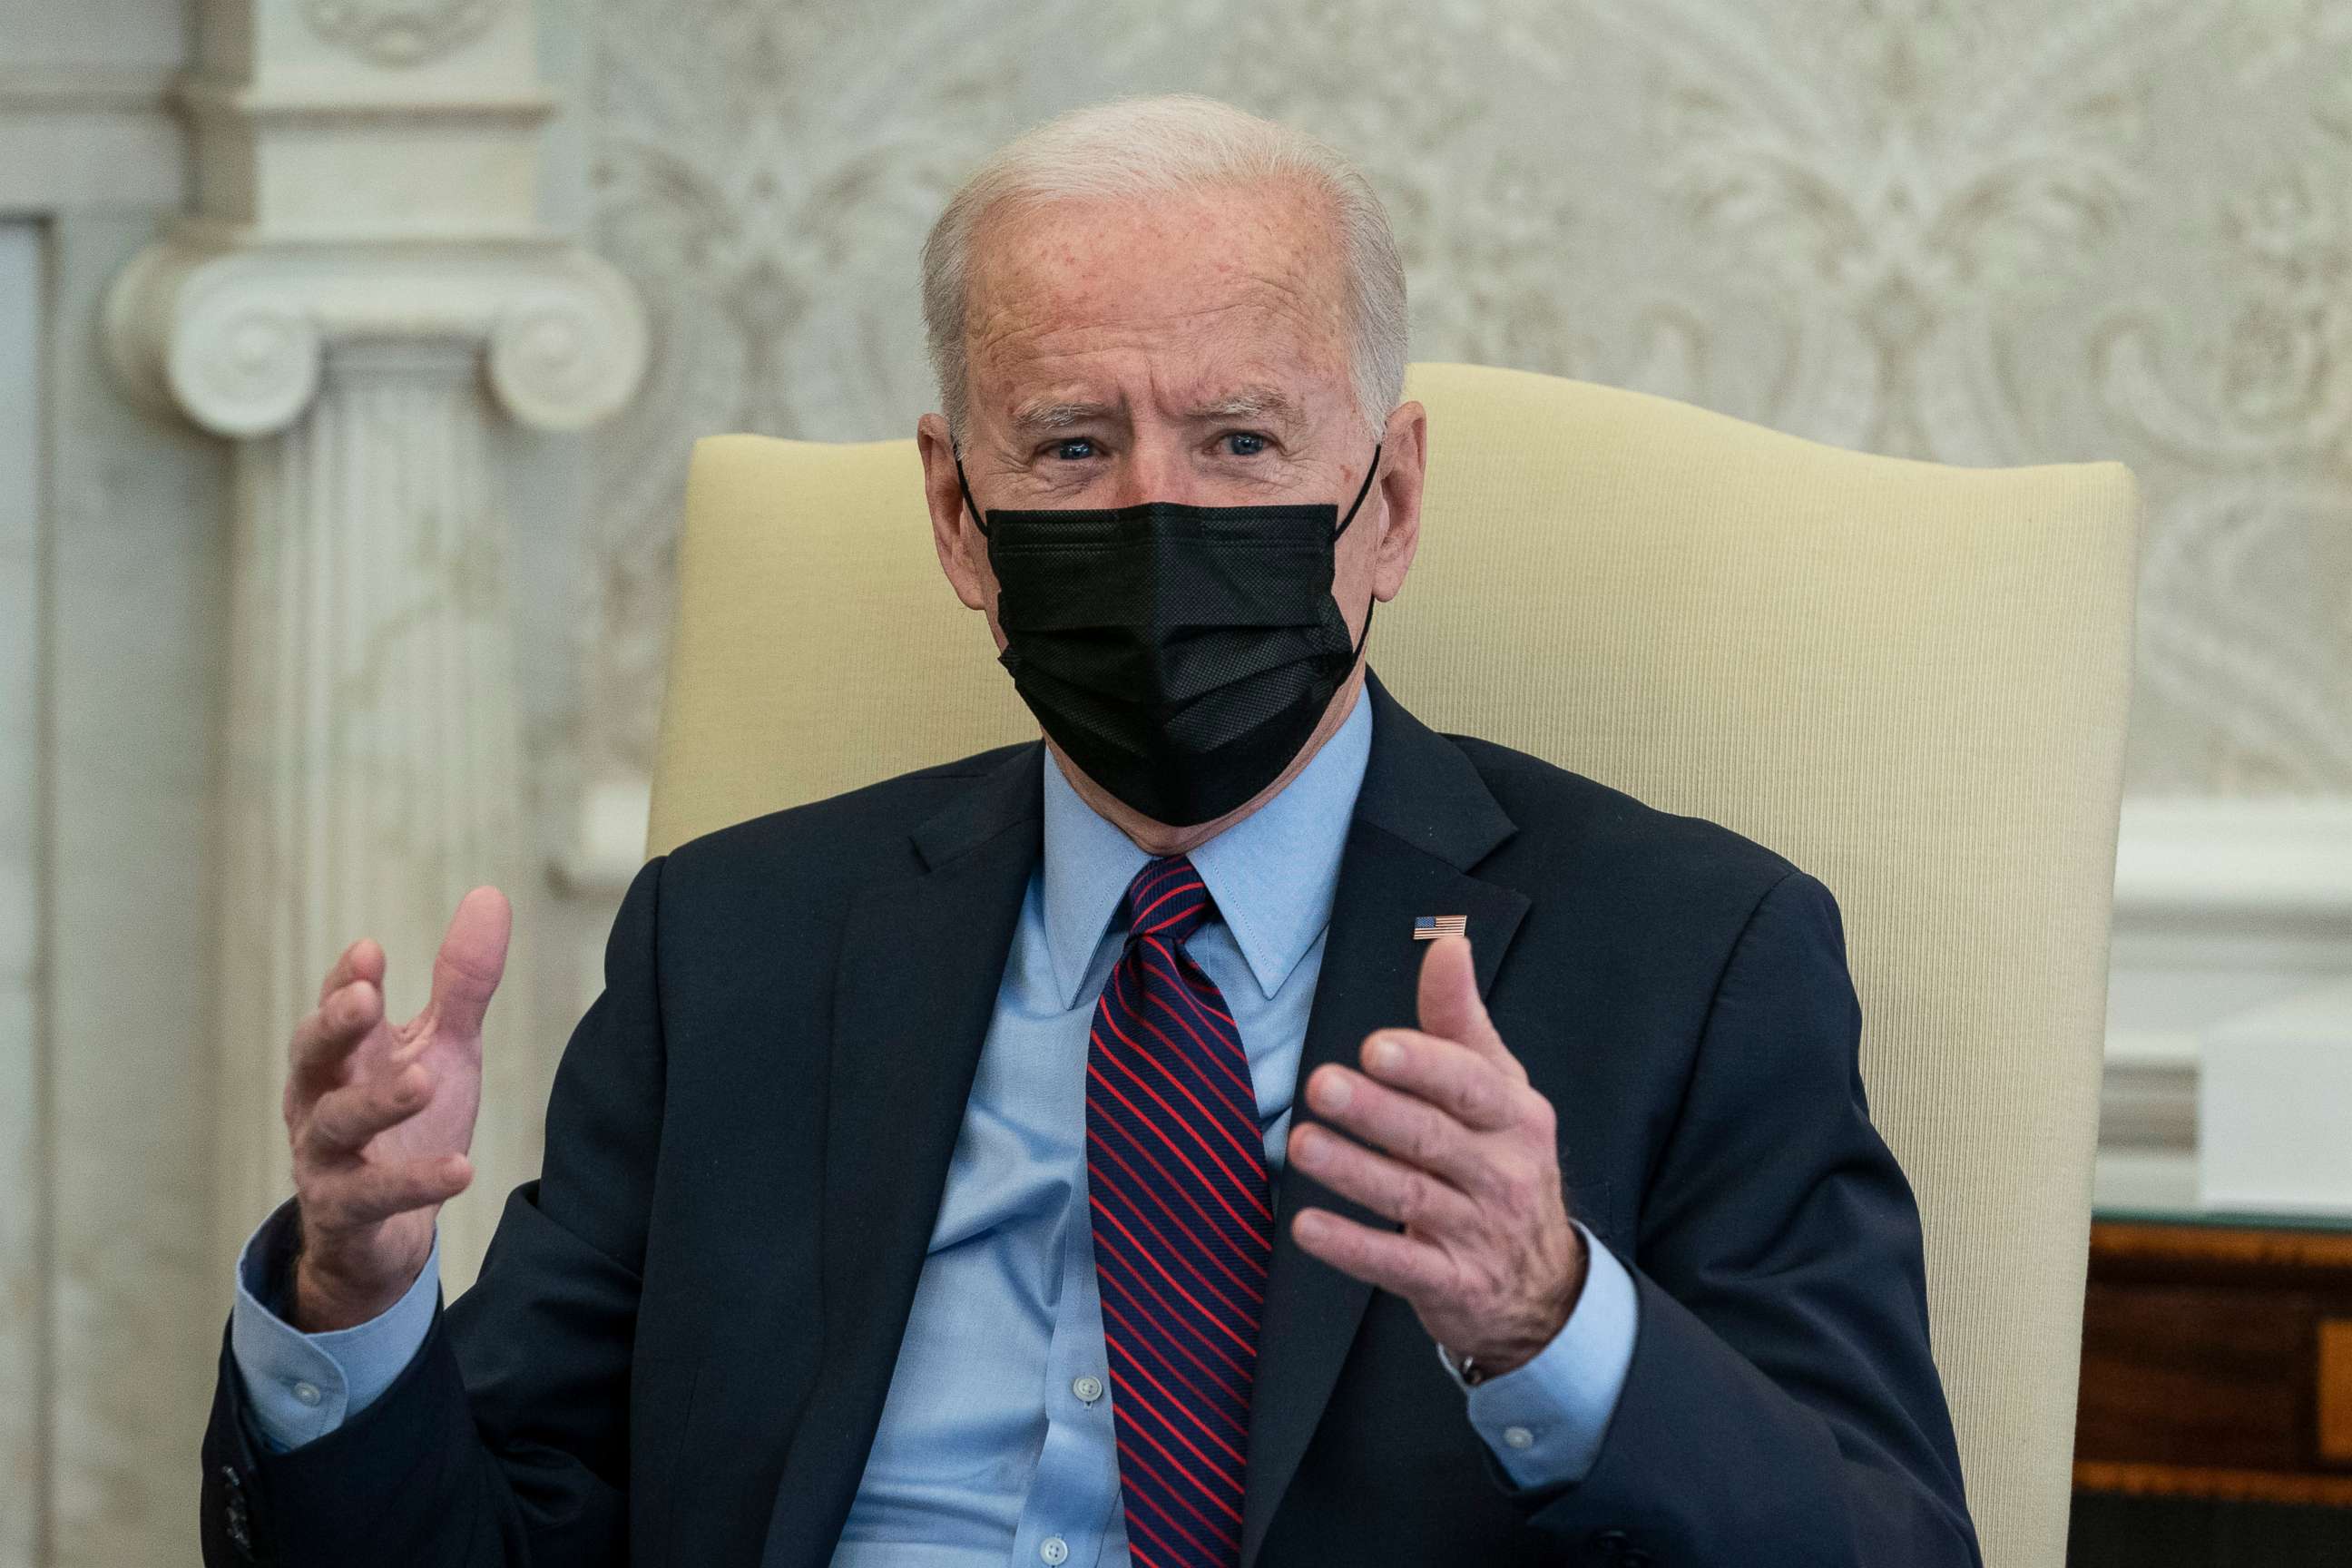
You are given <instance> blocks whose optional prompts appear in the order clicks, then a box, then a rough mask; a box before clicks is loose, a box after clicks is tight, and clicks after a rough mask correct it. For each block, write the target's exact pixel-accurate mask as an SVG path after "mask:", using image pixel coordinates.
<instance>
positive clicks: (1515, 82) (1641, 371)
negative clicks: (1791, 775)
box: [588, 0, 2352, 795]
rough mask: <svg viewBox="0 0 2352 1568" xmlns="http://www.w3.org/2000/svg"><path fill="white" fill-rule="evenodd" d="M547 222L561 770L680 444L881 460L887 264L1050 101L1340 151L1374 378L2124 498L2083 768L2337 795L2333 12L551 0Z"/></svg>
mask: <svg viewBox="0 0 2352 1568" xmlns="http://www.w3.org/2000/svg"><path fill="white" fill-rule="evenodd" d="M596 30H597V37H596V63H595V86H594V91H593V100H592V104H591V121H592V123H591V127H590V134H591V136H592V138H593V146H594V181H595V187H594V211H595V220H594V221H595V226H596V230H597V232H596V235H595V237H594V241H593V242H594V244H595V245H596V246H597V247H599V248H600V249H601V250H602V251H603V252H604V254H605V255H606V256H608V257H610V258H612V259H614V261H615V262H617V263H618V264H619V265H620V266H621V267H622V268H624V269H625V270H626V271H627V272H629V273H630V274H631V275H632V276H633V277H634V279H635V280H636V282H637V283H638V285H639V286H640V287H641V288H642V289H644V291H645V294H646V298H647V300H649V301H650V302H651V305H652V309H653V311H654V315H655V322H656V351H655V361H654V368H653V371H652V374H651V376H650V379H649V382H648V384H647V387H646V393H645V395H643V397H642V398H641V400H640V402H639V403H638V405H636V407H635V409H634V410H633V411H632V412H631V413H630V414H628V415H626V416H624V417H623V418H622V419H621V420H620V421H618V422H616V424H615V426H612V427H610V428H609V429H608V432H607V434H606V435H605V437H603V438H601V439H600V440H599V441H598V442H597V443H596V447H597V458H596V461H597V464H598V473H597V495H598V498H599V499H598V503H597V504H598V509H599V510H598V514H597V517H596V519H595V535H594V539H595V551H596V562H597V572H598V584H597V591H598V594H599V595H600V605H599V614H598V615H597V616H594V617H592V623H591V624H592V626H593V640H592V646H591V649H590V656H589V657H590V671H589V685H588V690H589V695H590V699H591V701H590V710H591V712H592V713H593V714H595V715H597V716H598V718H597V720H596V721H593V722H596V723H599V724H601V725H602V728H601V730H599V731H597V732H596V733H595V735H594V737H593V743H592V747H591V750H592V752H593V753H594V755H593V756H592V759H591V761H592V765H595V764H597V763H602V764H603V765H605V766H614V767H625V768H642V767H645V766H647V765H649V762H650V755H651V743H652V731H653V725H654V721H655V715H656V710H657V707H658V696H659V692H658V683H659V678H660V660H661V656H662V649H663V645H664V642H665V639H666V637H667V616H668V606H669V593H670V583H671V547H672V539H673V532H674V525H675V515H676V510H677V500H678V496H679V494H680V492H681V486H682V483H683V476H684V465H685V458H686V452H687V447H688V443H689V442H690V441H691V440H692V438H693V437H697V436H698V435H702V434H705V433H708V432H712V431H720V430H758V431H767V432H771V433H774V434H779V435H788V436H797V437H813V438H820V439H851V438H860V439H862V438H871V437H884V436H898V435H904V434H908V433H909V432H910V431H911V429H912V427H913V422H914V419H915V416H917V415H918V414H919V413H920V412H921V411H922V410H924V409H926V408H928V407H930V406H931V405H932V398H931V391H930V387H929V382H928V377H927V374H926V372H925V369H924V364H923V359H922V353H921V342H920V330H919V313H918V310H917V306H916V294H915V287H916V265H917V251H918V248H919V245H920V243H921V239H922V236H923V233H924V231H925V229H926V228H927V226H929V222H930V220H931V218H932V216H934V214H935V213H936V212H937V211H938V208H939V206H940V204H941V202H942V201H943V200H944V199H945V197H946V195H947V194H948V192H949V191H950V189H952V187H953V186H954V184H955V183H956V182H957V180H958V179H959V178H960V176H961V174H962V173H963V172H964V171H965V170H967V169H968V168H970V167H971V164H972V163H973V162H974V161H976V160H977V158H978V157H979V156H980V155H982V153H984V152H985V151H987V150H988V149H989V148H991V147H992V146H994V145H995V144H997V143H998V142H1002V141H1003V140H1004V139H1005V138H1007V137H1009V136H1011V135H1012V134H1013V133H1014V132H1017V131H1019V130H1020V129H1021V128H1023V127H1024V126H1025V125H1027V124H1029V123H1031V122H1033V121H1035V120H1038V119H1040V118H1043V117H1044V116H1045V115H1047V114H1050V113H1053V112H1055V111H1056V110H1060V109H1063V108H1065V107H1067V106H1069V105H1072V104H1075V103H1079V102H1084V101H1088V100H1095V99H1098V98H1101V97H1105V96H1108V95H1110V94H1113V93H1117V92H1122V91H1150V90H1163V89H1179V88H1181V89H1195V90H1200V91H1205V92H1209V93H1213V94H1215V95H1217V96H1220V97H1223V98H1226V99H1230V100H1233V101H1234V102H1237V103H1240V104H1242V105H1244V106H1245V107H1248V108H1251V109H1254V110H1259V111H1261V112H1265V113H1269V114H1273V115H1276V116H1280V117H1283V118H1286V119H1289V120H1291V121H1295V122H1297V123H1298V124H1301V125H1304V126H1306V127H1307V128H1308V129H1311V130H1313V131H1315V132H1318V133H1319V134H1321V135H1323V136H1325V137H1327V138H1328V139H1329V140H1331V141H1333V142H1336V143H1337V144H1339V146H1341V147H1342V148H1344V149H1346V150H1347V151H1348V152H1349V153H1351V154H1352V155H1353V156H1354V157H1356V158H1357V159H1358V160H1359V161H1360V163H1361V164H1362V165H1363V166H1364V167H1365V169H1366V170H1367V172H1368V173H1369V174H1370V176H1371V178H1372V180H1373V182H1374V184H1376V185H1377V186H1379V188H1380V189H1381V192H1382V194H1383V195H1384V196H1385V197H1386V198H1387V200H1388V201H1389V203H1390V204H1391V210H1392V213H1393V216H1394V220H1395V223H1396V226H1397V228H1398V232H1399V237H1400V240H1401V242H1402V246H1403V247H1404V251H1405V257H1406V261H1407V266H1408V269H1409V272H1410V280H1411V288H1412V300H1413V312H1414V342H1413V352H1414V354H1415V357H1418V358H1424V359H1465V360H1475V361H1481V362H1485V363H1495V364H1507V365H1517V366H1523V367H1527V368H1529V369H1535V370H1542V371H1549V372H1553V373H1557V374H1568V375H1575V376H1581V377H1586V378H1590V379H1593V380H1598V381H1604V382H1612V383H1616V384H1623V385H1629V386H1635V387H1640V388H1643V389H1646V390H1650V391H1654V392H1660V393H1664V394H1667V395H1672V396H1675V397H1681V398H1686V399H1689V400H1691V401H1693V402H1696V403H1701V404H1705V405H1710V406H1713V407H1717V408H1720V409H1723V410H1725V411H1727V412H1729V413H1732V414H1736V415H1739V416H1743V417H1747V418H1750V419H1755V420H1759V421H1762V422H1764V423H1766V424H1769V425H1772V426H1779V427H1780V428H1783V429H1787V430H1791V431H1795V432H1797V433H1799V434H1801V435H1805V436H1810V437H1817V438H1819V439H1822V440H1827V441H1832V442H1836V443H1839V444H1842V445H1847V446H1855V447H1867V448H1871V449H1874V450H1878V451H1884V452H1891V453H1897V454H1903V455H1909V456H1917V457H1927V458H1936V459H1938V460H1942V461H1948V462H1956V463H1970V464H2011V463H2028V462H2040V461H2055V460H2070V459H2078V458H2105V457H2119V458H2123V459H2124V460H2126V461H2127V462H2129V463H2130V464H2131V465H2132V466H2133V468H2135V469H2136V470H2137V472H2138V473H2139V475H2140V477H2141V479H2142V481H2143V483H2144V484H2145V486H2146V488H2147V494H2148V498H2149V507H2150V516H2149V528H2148V533H2147V547H2146V574H2147V575H2146V594H2145V597H2144V603H2143V610H2142V630H2141V676H2140V689H2139V693H2138V698H2137V711H2136V714H2135V721H2134V736H2133V742H2132V747H2131V752H2130V769H2131V774H2130V782H2131V785H2132V787H2133V788H2134V789H2135V790H2137V791H2140V792H2144V793H2178V792H2192V793H2211V794H2222V795H2240V794H2261V793H2273V792H2284V793H2315V792H2347V791H2352V0H2070V3H2069V4H2066V5H2052V4H2050V3H2049V0H1811V3H1798V0H1778V3H1774V4H1759V3H1758V0H1309V3H1306V4H1299V5H1286V6H1282V7H1266V6H1263V5H1244V4H1239V3H1237V0H1161V3H1159V4H1154V5H1136V6H1133V7H1122V6H1116V5H1103V4H1100V3H1099V0H954V3H947V0H933V3H930V4H920V5H918V4H909V3H907V0H900V3H898V4H887V5H886V4H871V3H864V0H860V3H857V4H840V3H833V4H824V5H816V4H796V3H793V0H692V3H691V4H688V3H687V0H601V10H600V11H599V12H598V13H597V20H596Z"/></svg>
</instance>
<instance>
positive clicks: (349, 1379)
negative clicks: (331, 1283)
mask: <svg viewBox="0 0 2352 1568" xmlns="http://www.w3.org/2000/svg"><path fill="white" fill-rule="evenodd" d="M292 1210H293V1205H291V1204H288V1205H283V1206H281V1207H280V1208H279V1209H278V1211H277V1212H276V1213H275V1214H272V1215H270V1216H269V1217H268V1219H266V1220H263V1221H262V1222H261V1225H260V1226H259V1227H258V1228H257V1229H256V1230H255V1231H254V1233H253V1235H252V1237H251V1238H250V1239H248V1240H247V1242H246V1244H245V1252H244V1254H243V1256H241V1257H240V1258H238V1259H237V1266H236V1306H235V1307H234V1308H232V1309H231V1310H230V1315H229V1350H230V1353H231V1354H232V1355H233V1356H234V1357H235V1358H236V1370H237V1375H238V1376H239V1377H241V1378H243V1379H244V1382H245V1397H246V1406H247V1410H248V1411H249V1412H250V1414H251V1415H252V1417H253V1425H254V1426H255V1428H256V1430H257V1432H258V1433H259V1435H260V1436H262V1438H263V1439H264V1440H266V1441H267V1442H268V1445H269V1446H270V1447H272V1448H274V1449H276V1450H278V1452H280V1453H282V1452H284V1451H285V1450H287V1449H289V1448H299V1447H301V1446H302V1445H303V1444H305V1443H312V1442H316V1441H317V1440H318V1439H320V1438H321V1437H323V1436H326V1435H327V1434H328V1433H330V1432H331V1431H333V1430H334V1429H335V1428H336V1427H338V1426H341V1425H342V1424H343V1423H344V1422H345V1421H348V1420H349V1419H351V1418H352V1416H354V1415H358V1414H359V1413H360V1412H361V1411H362V1410H365V1409H366V1408H367V1407H368V1406H369V1405H373V1404H374V1403H375V1401H376V1399H377V1398H378V1397H379V1396H380V1395H382V1394H383V1391H384V1390H385V1389H387V1388H390V1387H391V1386H392V1384H393V1383H394V1380H395V1379H397V1378H398V1377H399V1376H400V1374H401V1373H402V1372H403V1371H404V1370H405V1369H406V1368H407V1366H408V1363H410V1362H412V1361H414V1360H415V1358H416V1352H417V1350H418V1348H419V1347H421V1346H422V1345H423V1344H424V1343H425V1335H426V1333H428V1332H429V1331H431V1330H432V1327H433V1310H434V1307H435V1306H436V1304H437V1303H438V1301H439V1300H440V1296H441V1232H440V1229H439V1227H438V1226H436V1227H435V1229H434V1233H433V1250H432V1252H431V1254H429V1255H428V1256H427V1257H426V1258H425V1267H424V1268H422V1269H420V1270H418V1272H417V1275H416V1279H415V1283H414V1284H412V1285H410V1286H409V1288H408V1290H407V1293H406V1294H404V1295H403V1296H402V1297H401V1299H400V1300H397V1301H395V1302H394V1303H393V1304H392V1305H391V1306H389V1307H387V1308H385V1309H384V1310H383V1311H382V1312H380V1313H378V1314H377V1315H376V1316H374V1317H373V1318H370V1319H369V1320H368V1321H366V1322H364V1323H361V1324H359V1325H358V1326H356V1327H354V1328H349V1329H337V1330H334V1331H331V1332H329V1333H323V1334H306V1333H304V1332H302V1331H300V1330H299V1329H297V1328H295V1327H294V1326H293V1325H292V1324H291V1323H289V1322H287V1321H286V1320H285V1319H283V1318H281V1317H279V1316H278V1312H277V1311H276V1310H275V1309H276V1308H277V1307H278V1305H279V1303H278V1300H277V1299H276V1298H277V1292H278V1284H279V1282H280V1281H281V1280H282V1279H284V1277H285V1264H286V1261H287V1259H288V1258H289V1256H290V1255H291V1253H292V1251H293V1247H292V1245H291V1243H292V1235H293V1212H292Z"/></svg>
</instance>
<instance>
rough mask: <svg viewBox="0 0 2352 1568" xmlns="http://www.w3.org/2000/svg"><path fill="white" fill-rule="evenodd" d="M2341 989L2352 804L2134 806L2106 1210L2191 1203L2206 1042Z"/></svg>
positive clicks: (2114, 985) (2125, 837) (2238, 801)
mask: <svg viewBox="0 0 2352 1568" xmlns="http://www.w3.org/2000/svg"><path fill="white" fill-rule="evenodd" d="M2347 978H2352V797H2344V796H2305V797H2271V798H2264V797H2244V798H2216V799H2204V800H2199V799H2140V800H2128V801H2126V802H2125V804H2124V809H2123V820H2122V826H2121V831H2120V834H2119V836H2118V839H2117V843H2116V916H2115V930H2114V939H2113V943H2112V946H2111V948H2110V959H2109V976H2108V1004H2107V1037H2106V1071H2105V1080H2104V1082H2103V1084H2102V1086H2101V1090H2100V1122H2099V1128H2100V1131H2099V1147H2100V1170H2099V1173H2098V1185H2097V1188H2096V1189H2095V1193H2096V1196H2097V1199H2098V1201H2099V1202H2100V1203H2101V1204H2103V1205H2113V1206H2140V1205H2160V1206H2170V1205H2189V1204H2192V1203H2194V1202H2195V1196H2196V1182H2197V1152H2198V1121H2199V1116H2198V1093H2199V1064H2200V1060H2201V1059H2202V1057H2203V1053H2204V1050H2205V1048H2206V1046H2207V1044H2208V1042H2210V1041H2212V1040H2214V1039H2216V1038H2219V1037H2223V1036H2224V1035H2229V1036H2231V1037H2236V1036H2237V1035H2239V1034H2241V1033H2242V1031H2243V1030H2244V1029H2246V1028H2247V1027H2249V1026H2259V1020H2260V1019H2261V1018H2262V1017H2263V1016H2266V1015H2270V1014H2273V1013H2274V1011H2275V1010H2276V1009H2277V1008H2279V1007H2280V1006H2281V1005H2298V1004H2299V1002H2304V1001H2307V999H2310V998H2324V997H2326V996H2328V995H2331V994H2337V995H2340V994H2342V992H2341V989H2340V987H2341V984H2342V983H2343V982H2344V981H2345V980H2346V979H2347ZM2307 1005H2317V1004H2316V1003H2308V1004H2307ZM2346 1037H2347V1040H2352V1018H2347V1023H2346Z"/></svg>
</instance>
